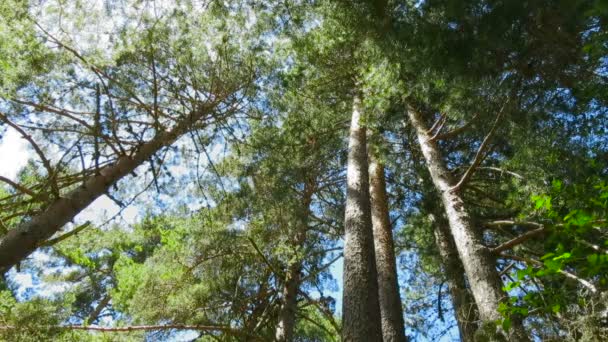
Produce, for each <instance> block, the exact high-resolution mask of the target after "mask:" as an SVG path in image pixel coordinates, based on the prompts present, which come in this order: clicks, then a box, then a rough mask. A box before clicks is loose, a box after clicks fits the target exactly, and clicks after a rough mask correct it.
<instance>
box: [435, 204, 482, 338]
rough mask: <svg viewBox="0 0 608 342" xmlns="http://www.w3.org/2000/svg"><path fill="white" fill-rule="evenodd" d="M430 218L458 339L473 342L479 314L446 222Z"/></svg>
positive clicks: (438, 218)
mask: <svg viewBox="0 0 608 342" xmlns="http://www.w3.org/2000/svg"><path fill="white" fill-rule="evenodd" d="M431 220H432V221H433V222H434V230H433V232H434V234H435V244H436V245H437V249H438V250H439V256H440V258H441V264H442V266H443V274H444V275H445V278H446V281H447V283H448V287H449V289H450V296H451V297H452V304H453V307H454V314H455V316H456V321H457V322H458V328H459V330H460V340H461V341H463V342H473V341H474V340H475V339H474V337H475V331H477V328H478V326H477V321H478V320H479V316H478V313H477V306H476V305H475V301H474V299H473V298H472V296H471V293H470V292H469V290H468V289H467V285H466V279H465V273H464V267H463V265H462V262H461V261H460V258H459V257H458V251H457V250H456V246H455V245H454V239H453V238H452V234H451V233H450V228H449V226H448V224H447V222H445V220H444V219H442V218H441V217H440V216H439V217H436V216H434V215H432V217H431Z"/></svg>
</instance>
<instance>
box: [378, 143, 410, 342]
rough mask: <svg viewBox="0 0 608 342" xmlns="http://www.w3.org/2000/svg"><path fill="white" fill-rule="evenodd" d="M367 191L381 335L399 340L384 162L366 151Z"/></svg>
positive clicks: (392, 341)
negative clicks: (376, 276) (368, 194)
mask: <svg viewBox="0 0 608 342" xmlns="http://www.w3.org/2000/svg"><path fill="white" fill-rule="evenodd" d="M369 161H370V162H369V192H370V198H371V209H372V224H373V229H374V249H375V252H376V269H377V271H378V290H379V293H378V297H379V300H380V315H381V318H382V337H383V340H384V342H395V341H399V342H403V341H407V338H406V337H405V324H404V322H403V310H402V306H401V297H400V296H399V282H398V280H397V266H396V263H395V246H394V242H393V231H392V229H391V221H390V217H389V208H388V197H387V195H386V180H385V178H384V165H383V164H382V163H380V162H379V161H378V160H377V159H376V158H374V154H373V153H371V152H370V154H369Z"/></svg>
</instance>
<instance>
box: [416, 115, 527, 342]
mask: <svg viewBox="0 0 608 342" xmlns="http://www.w3.org/2000/svg"><path fill="white" fill-rule="evenodd" d="M408 116H409V119H410V123H411V124H412V126H413V127H414V128H415V130H416V134H417V136H418V143H419V144H420V149H421V150H422V154H423V155H424V158H425V160H426V164H427V168H428V170H429V172H430V174H431V179H432V181H433V184H434V186H435V188H436V189H437V191H438V192H439V193H440V194H441V199H442V202H443V206H444V208H445V212H446V216H447V218H448V222H449V225H450V231H451V233H452V236H453V237H454V242H455V244H456V249H457V250H458V254H459V255H460V259H461V260H462V263H463V266H464V270H465V272H466V275H467V278H468V280H469V284H470V287H471V291H472V292H473V296H474V298H475V302H476V303H477V307H478V308H479V317H480V318H481V320H482V321H483V322H485V323H490V322H494V321H498V320H501V319H502V316H501V314H500V313H499V312H498V307H499V304H500V303H501V302H502V301H504V300H505V299H506V298H507V295H506V293H504V292H503V291H502V281H501V279H500V276H499V275H498V272H497V270H496V260H495V258H494V257H493V256H492V254H491V253H490V250H489V248H487V247H486V246H484V245H483V243H482V237H481V231H480V230H478V229H475V226H474V224H473V221H472V220H471V217H470V216H469V213H468V211H467V208H466V205H465V203H464V201H463V200H462V198H461V196H460V194H459V193H458V192H457V191H453V190H452V187H453V186H454V185H456V182H455V181H454V179H453V178H452V175H451V174H450V172H449V171H448V169H447V167H446V166H445V164H444V161H443V157H442V155H441V152H440V150H439V148H438V146H437V144H436V143H435V141H433V140H432V139H431V136H430V134H429V132H428V130H427V127H426V125H425V123H424V120H423V118H422V116H421V114H420V112H418V110H416V109H414V108H413V107H411V106H410V107H408ZM512 330H513V333H514V336H516V337H514V338H517V340H518V341H521V340H525V339H526V334H525V332H524V330H523V327H521V325H514V326H513V327H512Z"/></svg>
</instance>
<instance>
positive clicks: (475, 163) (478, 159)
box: [450, 101, 509, 191]
mask: <svg viewBox="0 0 608 342" xmlns="http://www.w3.org/2000/svg"><path fill="white" fill-rule="evenodd" d="M508 102H509V101H506V102H505V103H504V104H503V105H502V107H501V108H500V111H499V112H498V115H496V120H494V123H493V124H492V128H490V131H489V132H488V134H487V135H486V136H485V138H484V139H483V141H482V142H481V145H480V146H479V149H478V150H477V153H476V154H475V158H474V159H473V163H471V166H469V168H468V169H467V171H466V172H465V173H464V175H463V176H462V178H461V179H460V181H459V182H458V183H457V184H456V185H454V186H453V187H452V188H451V189H450V191H458V190H460V189H461V188H462V187H463V186H464V185H465V184H466V183H467V182H468V181H469V179H470V178H471V176H473V173H474V172H475V170H476V169H477V167H478V166H479V164H480V163H481V161H482V160H483V158H484V157H485V152H486V149H487V148H488V143H489V142H490V139H491V138H492V136H493V135H494V132H495V131H496V127H498V122H499V121H500V118H501V117H502V114H503V113H504V110H505V107H506V105H507V103H508Z"/></svg>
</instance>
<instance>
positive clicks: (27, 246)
mask: <svg viewBox="0 0 608 342" xmlns="http://www.w3.org/2000/svg"><path fill="white" fill-rule="evenodd" d="M209 112H210V110H209V108H201V109H198V110H195V111H192V112H191V113H190V114H189V115H187V116H186V117H185V118H183V119H182V120H181V121H179V122H178V124H177V125H176V126H175V127H174V128H173V129H171V130H170V131H166V132H165V131H161V132H160V133H158V134H157V135H156V136H155V137H154V138H152V140H150V141H148V142H147V143H144V144H142V145H141V146H139V147H138V148H136V149H134V150H132V151H131V153H129V155H123V156H120V157H119V158H118V159H117V160H116V161H115V162H114V163H112V164H110V165H108V166H106V167H104V168H102V169H101V170H100V171H99V173H98V174H97V175H93V176H91V177H90V179H88V180H87V181H86V182H84V184H82V185H81V186H79V187H78V188H76V189H74V190H72V191H70V192H68V193H66V194H64V195H62V196H61V197H60V198H59V199H57V200H55V201H54V202H53V203H51V204H50V205H49V206H48V207H47V208H46V209H45V210H44V211H43V212H42V213H40V214H39V215H37V216H35V217H33V218H31V219H30V220H28V221H26V222H21V223H20V224H19V225H18V226H17V227H16V228H14V229H12V230H10V231H9V232H8V233H7V234H6V235H5V236H4V237H2V240H1V241H0V273H4V272H6V271H8V270H9V269H10V268H11V267H12V266H14V265H15V264H16V263H18V262H20V261H21V260H23V259H25V258H26V257H27V256H28V255H30V254H31V253H32V252H33V251H34V250H35V249H36V248H37V247H38V246H40V245H41V244H42V243H44V242H45V241H46V240H47V239H49V238H50V237H51V236H52V235H53V234H55V233H56V232H57V231H59V229H61V228H62V227H63V226H64V225H65V224H67V223H68V222H70V221H71V220H72V219H74V217H75V216H76V215H77V214H78V213H80V212H81V211H82V210H84V209H85V208H86V207H87V206H88V205H89V204H91V203H92V202H93V201H94V200H96V199H97V198H98V197H100V196H101V195H103V194H105V193H106V192H107V191H108V189H109V188H110V187H111V186H112V185H114V184H116V182H118V181H119V180H120V179H121V178H123V177H125V176H126V175H128V174H129V173H131V172H132V171H133V170H135V168H137V167H138V166H139V165H141V164H143V163H144V162H145V161H146V160H148V159H150V157H152V156H153V155H154V154H155V153H156V152H157V151H158V150H160V149H161V148H163V147H165V146H169V145H171V144H172V143H173V142H175V140H177V138H179V137H180V136H182V135H183V134H185V133H187V132H188V131H189V130H190V129H191V127H192V125H193V124H194V123H196V122H198V121H199V120H200V119H202V118H203V117H204V116H205V115H207V114H208V113H209Z"/></svg>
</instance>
